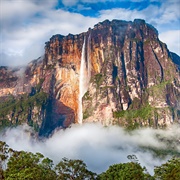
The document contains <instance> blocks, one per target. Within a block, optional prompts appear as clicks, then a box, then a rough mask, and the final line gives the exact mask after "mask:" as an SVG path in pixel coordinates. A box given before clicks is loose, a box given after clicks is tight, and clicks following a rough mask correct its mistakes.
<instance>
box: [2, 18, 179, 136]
mask: <svg viewBox="0 0 180 180" xmlns="http://www.w3.org/2000/svg"><path fill="white" fill-rule="evenodd" d="M179 59H180V58H179V56H177V55H176V54H174V53H171V52H169V51H168V49H167V46H166V45H165V44H164V43H162V42H161V41H160V40H159V39H158V32H157V30H156V29H155V28H154V27H152V26H151V25H149V24H146V23H145V21H144V20H134V22H131V21H130V22H126V21H120V20H113V21H108V20H106V21H104V22H101V23H98V24H97V25H95V26H94V28H93V29H89V30H88V31H87V32H84V33H81V34H79V35H72V34H69V35H68V36H62V35H54V36H52V38H51V39H50V41H48V42H46V45H45V54H44V56H43V57H41V58H39V59H37V60H34V61H32V62H31V63H29V64H28V66H27V67H25V68H24V69H23V68H17V69H11V68H7V67H1V68H0V100H1V104H0V121H1V126H9V125H15V124H21V123H23V122H25V123H28V124H29V125H31V126H33V127H34V128H35V129H36V130H37V131H38V132H39V134H40V135H46V134H49V133H50V132H51V131H52V130H53V129H55V128H56V127H62V128H65V127H68V126H69V125H70V124H71V123H81V122H84V121H86V122H93V121H100V122H102V123H103V124H105V125H109V124H120V125H123V126H126V127H128V128H136V127H139V126H153V127H163V126H166V125H168V124H170V123H173V122H178V121H179V119H180V117H179V116H180V115H179V112H180V78H179V77H180V76H179V69H178V68H179V67H180V64H179V61H180V60H179Z"/></svg>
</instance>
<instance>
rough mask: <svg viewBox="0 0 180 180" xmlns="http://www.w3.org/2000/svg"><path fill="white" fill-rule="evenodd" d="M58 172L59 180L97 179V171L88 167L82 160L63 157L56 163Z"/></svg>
mask: <svg viewBox="0 0 180 180" xmlns="http://www.w3.org/2000/svg"><path fill="white" fill-rule="evenodd" d="M55 169H56V172H57V174H58V178H57V179H59V180H62V179H64V180H65V179H76V180H81V179H92V180H93V179H95V177H96V173H93V172H91V171H89V170H88V169H87V166H86V164H85V163H84V162H83V161H82V160H71V159H70V160H69V159H67V158H63V159H62V161H61V162H59V163H58V164H57V165H56V168H55Z"/></svg>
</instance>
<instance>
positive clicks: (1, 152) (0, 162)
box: [0, 141, 9, 179]
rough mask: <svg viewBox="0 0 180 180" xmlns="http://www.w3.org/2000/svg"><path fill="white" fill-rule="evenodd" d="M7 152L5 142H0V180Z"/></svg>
mask: <svg viewBox="0 0 180 180" xmlns="http://www.w3.org/2000/svg"><path fill="white" fill-rule="evenodd" d="M8 151H9V147H8V145H7V144H6V143H5V142H3V141H0V179H4V170H3V166H4V165H5V164H6V160H7V158H8ZM4 168H5V167H4Z"/></svg>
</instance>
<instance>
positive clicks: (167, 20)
mask: <svg viewBox="0 0 180 180" xmlns="http://www.w3.org/2000/svg"><path fill="white" fill-rule="evenodd" d="M179 9H180V2H179V0H0V66H2V65H8V66H12V65H13V66H18V65H25V64H27V63H28V62H30V61H31V60H33V59H37V58H38V57H40V56H42V55H43V54H44V45H45V42H47V41H48V40H49V39H50V37H51V36H52V35H54V34H62V35H67V34H69V33H71V34H79V33H81V32H86V31H87V30H88V28H89V27H91V28H93V26H94V25H95V24H97V23H98V22H102V21H104V20H106V19H109V20H112V19H119V20H127V21H133V20H134V19H137V18H140V19H144V20H145V21H146V22H147V23H149V24H152V25H153V26H154V27H155V28H157V30H158V31H159V38H160V40H161V41H163V42H165V43H166V44H167V46H168V48H169V49H170V51H172V52H175V53H177V54H178V55H180V11H179Z"/></svg>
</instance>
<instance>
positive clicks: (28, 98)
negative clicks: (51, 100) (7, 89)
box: [0, 91, 48, 130]
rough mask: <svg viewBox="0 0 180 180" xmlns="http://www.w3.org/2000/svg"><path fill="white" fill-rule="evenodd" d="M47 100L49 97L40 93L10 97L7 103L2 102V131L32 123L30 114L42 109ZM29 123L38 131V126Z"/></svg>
mask: <svg viewBox="0 0 180 180" xmlns="http://www.w3.org/2000/svg"><path fill="white" fill-rule="evenodd" d="M47 99H48V95H47V94H46V93H45V92H42V91H39V92H36V93H34V94H33V95H31V94H30V95H27V94H24V95H22V96H21V97H19V98H15V97H13V96H10V97H9V99H7V100H6V101H3V102H0V129H1V128H4V127H8V126H14V125H19V124H21V123H23V122H28V121H31V119H29V117H28V115H29V113H30V112H31V111H32V109H33V108H34V107H37V108H38V109H41V108H42V107H43V105H45V104H46V102H47ZM28 123H29V125H32V126H33V127H36V128H35V129H36V130H37V124H36V125H35V124H32V122H28Z"/></svg>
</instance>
